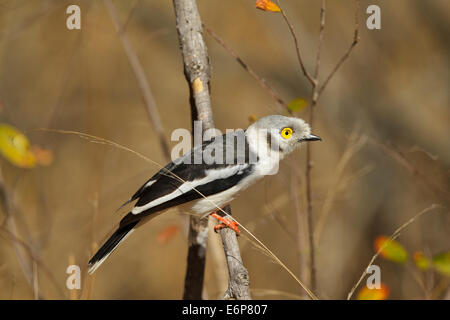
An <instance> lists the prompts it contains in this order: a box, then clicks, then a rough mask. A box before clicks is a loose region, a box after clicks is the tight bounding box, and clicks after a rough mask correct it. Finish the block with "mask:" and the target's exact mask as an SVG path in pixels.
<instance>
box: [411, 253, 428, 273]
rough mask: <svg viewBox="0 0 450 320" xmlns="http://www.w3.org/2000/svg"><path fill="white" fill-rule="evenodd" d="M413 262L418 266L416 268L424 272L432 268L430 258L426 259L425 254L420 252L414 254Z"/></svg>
mask: <svg viewBox="0 0 450 320" xmlns="http://www.w3.org/2000/svg"><path fill="white" fill-rule="evenodd" d="M413 260H414V263H415V264H416V267H417V268H419V269H420V270H422V271H425V270H427V269H428V268H429V267H430V260H428V258H427V257H425V255H424V254H423V252H420V251H418V252H414V255H413Z"/></svg>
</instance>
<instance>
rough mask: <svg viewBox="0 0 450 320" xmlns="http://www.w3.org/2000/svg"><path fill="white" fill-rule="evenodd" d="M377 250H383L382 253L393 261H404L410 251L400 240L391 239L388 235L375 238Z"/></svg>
mask: <svg viewBox="0 0 450 320" xmlns="http://www.w3.org/2000/svg"><path fill="white" fill-rule="evenodd" d="M375 250H377V251H378V250H381V251H380V255H381V256H382V257H383V258H385V259H386V260H389V261H392V262H397V263H403V262H405V261H406V260H407V259H408V252H406V250H405V248H403V246H402V245H401V244H400V243H399V242H397V241H395V240H390V239H389V237H387V236H378V237H377V238H376V239H375Z"/></svg>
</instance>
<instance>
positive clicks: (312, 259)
mask: <svg viewBox="0 0 450 320" xmlns="http://www.w3.org/2000/svg"><path fill="white" fill-rule="evenodd" d="M325 10H326V6H325V0H322V6H321V8H320V31H319V45H318V48H317V55H316V67H315V70H314V81H313V82H312V90H311V106H310V108H309V125H310V126H313V123H314V108H315V107H316V105H317V99H318V98H319V94H318V84H319V79H318V78H319V67H320V53H321V51H322V43H323V35H324V30H325ZM311 158H312V148H311V144H310V143H308V144H306V219H307V225H308V245H309V280H310V287H311V290H313V291H316V285H317V281H316V256H315V250H314V249H315V248H314V223H313V203H312V185H311V184H312V183H311V169H312V166H313V164H312V160H311Z"/></svg>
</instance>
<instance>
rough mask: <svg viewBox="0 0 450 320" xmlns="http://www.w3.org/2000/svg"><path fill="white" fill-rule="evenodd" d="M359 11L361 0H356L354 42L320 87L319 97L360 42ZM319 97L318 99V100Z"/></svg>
mask: <svg viewBox="0 0 450 320" xmlns="http://www.w3.org/2000/svg"><path fill="white" fill-rule="evenodd" d="M358 11H359V0H355V31H354V33H353V42H352V44H351V45H350V47H349V48H348V50H347V52H346V53H345V54H344V55H343V56H342V57H341V59H340V60H339V62H338V63H337V64H336V65H335V66H334V68H333V70H332V71H331V72H330V74H329V75H328V76H327V77H326V78H325V81H324V82H323V84H322V86H321V87H320V89H319V91H318V97H319V96H320V95H321V94H322V92H323V90H325V88H326V87H327V85H328V83H329V82H330V80H331V78H333V76H334V75H335V74H336V72H337V71H338V70H339V68H340V67H341V66H342V64H343V63H344V62H345V60H347V59H348V57H349V56H350V54H351V53H352V50H353V48H354V47H355V46H356V45H357V44H358V42H359V19H358ZM318 97H317V98H318Z"/></svg>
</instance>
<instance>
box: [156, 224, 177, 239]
mask: <svg viewBox="0 0 450 320" xmlns="http://www.w3.org/2000/svg"><path fill="white" fill-rule="evenodd" d="M179 229H180V227H179V226H178V225H176V224H171V225H169V226H168V227H166V228H164V229H163V230H161V231H160V232H158V236H157V237H156V241H158V243H159V244H166V243H168V242H169V241H170V240H172V239H173V237H175V236H176V234H177V233H178V230H179Z"/></svg>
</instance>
